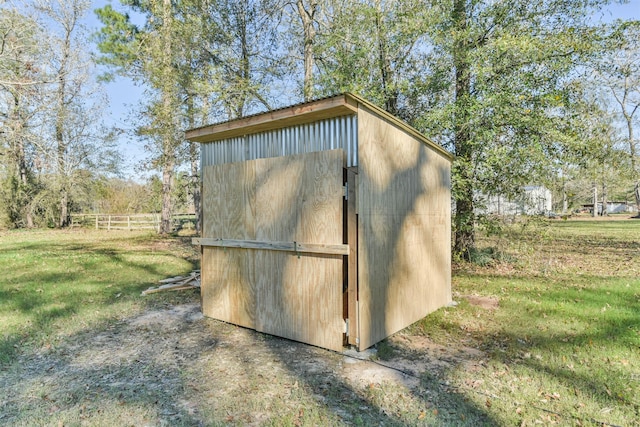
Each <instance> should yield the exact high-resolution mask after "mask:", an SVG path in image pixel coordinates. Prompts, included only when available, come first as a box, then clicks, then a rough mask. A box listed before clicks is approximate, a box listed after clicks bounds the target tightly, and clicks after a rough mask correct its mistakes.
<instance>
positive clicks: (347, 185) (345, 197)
mask: <svg viewBox="0 0 640 427" xmlns="http://www.w3.org/2000/svg"><path fill="white" fill-rule="evenodd" d="M342 190H343V191H344V199H345V200H349V183H348V182H345V183H344V185H343V186H342Z"/></svg>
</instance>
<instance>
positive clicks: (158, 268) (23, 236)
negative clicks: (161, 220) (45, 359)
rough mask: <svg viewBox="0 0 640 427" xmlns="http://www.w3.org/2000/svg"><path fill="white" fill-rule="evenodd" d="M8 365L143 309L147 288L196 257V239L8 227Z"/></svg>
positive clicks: (3, 287)
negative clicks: (32, 350) (21, 354)
mask: <svg viewBox="0 0 640 427" xmlns="http://www.w3.org/2000/svg"><path fill="white" fill-rule="evenodd" d="M0 265H1V266H2V271H3V272H2V276H1V277H0V325H2V328H1V333H2V335H1V336H0V365H1V364H3V363H4V364H6V363H9V362H11V361H12V360H13V359H14V356H15V354H16V351H17V350H18V349H20V350H22V351H24V350H25V349H26V348H29V347H33V346H42V345H45V346H50V345H52V344H53V343H54V342H55V341H57V340H62V339H64V337H65V336H69V335H72V334H74V333H77V332H79V331H81V330H84V329H87V328H94V327H95V328H99V327H101V325H104V324H105V322H107V321H109V320H110V319H115V318H118V317H122V316H126V315H128V314H131V313H133V312H135V311H136V310H140V309H141V308H143V307H144V306H145V305H146V304H148V303H149V302H150V300H148V299H147V300H145V299H141V298H140V292H141V291H142V290H144V289H147V288H148V287H149V286H155V285H156V282H157V281H158V280H159V279H162V278H166V277H168V276H176V275H179V274H184V273H188V272H189V271H191V269H193V268H194V266H195V265H196V261H195V260H194V252H193V249H192V248H191V247H188V246H186V245H184V246H180V245H179V244H178V243H177V242H176V241H170V240H166V239H165V240H163V239H160V238H159V237H158V236H156V235H154V234H149V233H139V232H128V231H127V232H113V231H110V232H106V231H94V230H80V231H78V230H75V231H56V230H46V231H16V232H5V233H0Z"/></svg>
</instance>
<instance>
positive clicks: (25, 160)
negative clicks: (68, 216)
mask: <svg viewBox="0 0 640 427" xmlns="http://www.w3.org/2000/svg"><path fill="white" fill-rule="evenodd" d="M0 13H2V14H1V15H0V36H1V37H2V40H1V41H0V42H1V44H2V50H1V51H0V88H1V90H0V100H1V101H0V105H1V107H0V117H1V118H2V120H1V135H2V144H1V145H0V157H2V159H3V162H2V165H3V166H4V168H3V169H4V174H3V175H4V176H0V177H2V178H3V186H2V193H1V194H2V199H3V202H4V203H3V206H4V210H5V215H6V220H5V221H6V222H7V223H8V224H10V225H11V226H13V227H33V226H34V224H35V222H34V212H33V206H32V201H33V199H34V197H35V194H36V193H37V192H38V190H39V185H38V182H37V180H36V176H35V174H34V171H33V156H32V154H33V149H34V142H35V141H36V139H37V138H36V135H35V133H34V131H35V129H34V128H35V127H36V126H37V120H36V117H37V114H38V112H39V111H40V110H39V108H40V107H41V105H42V103H40V102H39V101H40V100H41V96H42V95H41V89H42V88H41V85H42V83H43V81H44V80H46V76H45V75H44V73H43V70H42V68H41V66H40V65H39V63H41V62H42V55H43V51H42V49H41V48H40V45H39V43H38V40H40V39H42V29H41V28H40V26H39V25H38V23H37V22H35V21H34V20H33V19H31V18H28V17H26V16H25V15H23V14H21V13H20V12H19V11H17V10H14V9H2V10H0Z"/></svg>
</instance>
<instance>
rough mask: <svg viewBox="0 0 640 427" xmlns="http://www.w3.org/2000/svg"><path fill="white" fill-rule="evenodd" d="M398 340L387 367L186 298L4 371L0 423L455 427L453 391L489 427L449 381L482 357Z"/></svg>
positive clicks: (419, 340) (29, 356)
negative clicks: (228, 320) (239, 320)
mask: <svg viewBox="0 0 640 427" xmlns="http://www.w3.org/2000/svg"><path fill="white" fill-rule="evenodd" d="M194 296H195V294H194ZM194 299H195V298H194ZM390 345H392V346H393V348H394V356H393V357H392V358H390V359H389V360H386V361H380V360H378V361H370V360H359V359H368V358H371V357H372V356H373V357H374V358H375V353H374V352H363V353H357V352H354V351H349V352H347V353H346V354H340V353H335V352H331V351H327V350H324V349H319V348H316V347H312V346H308V345H305V344H300V343H296V342H292V341H288V340H284V339H279V338H276V337H271V336H268V335H264V334H260V333H257V332H255V331H252V330H248V329H243V328H240V327H236V326H233V325H229V324H225V323H222V322H219V321H216V320H213V319H208V318H204V317H203V316H202V314H201V313H200V306H199V304H198V303H195V302H185V303H184V304H178V305H174V306H166V307H163V308H160V309H152V310H148V311H145V312H142V313H140V314H138V315H136V316H134V317H129V318H123V319H120V320H119V321H117V322H112V323H110V324H108V325H105V326H104V327H103V328H97V329H96V330H95V331H86V332H83V333H81V334H79V335H76V336H72V337H66V338H65V339H63V340H62V341H61V342H60V343H59V344H57V345H55V346H54V347H50V348H41V349H34V350H33V351H30V352H25V353H24V354H23V356H21V361H20V363H19V364H14V365H12V367H11V368H10V370H7V371H4V372H0V389H2V390H5V391H7V393H6V394H4V395H3V396H0V424H3V425H56V426H66V425H135V426H144V425H149V426H152V425H153V426H155V425H171V426H175V425H229V424H230V425H406V424H416V425H419V424H428V425H448V423H447V418H446V417H444V418H443V416H442V414H438V410H437V407H438V406H439V402H440V400H441V399H443V396H447V397H446V399H458V400H459V405H460V406H461V412H464V414H465V422H464V423H463V425H464V424H467V423H468V424H467V425H474V422H476V423H477V422H489V420H488V419H487V418H486V415H484V414H483V413H482V411H478V410H476V409H475V408H473V407H465V405H467V403H466V402H464V399H463V398H462V397H460V396H457V395H456V394H455V392H452V391H451V390H447V384H445V383H443V382H441V381H440V380H439V378H440V375H441V374H442V373H443V372H444V371H446V370H447V369H450V368H451V367H452V366H455V365H459V364H461V363H467V364H470V365H473V364H475V363H481V360H482V358H483V355H482V353H481V352H479V351H477V350H473V349H469V348H464V347H461V348H457V349H453V348H445V347H442V346H438V345H435V344H433V343H431V342H430V341H429V340H428V339H427V338H424V337H409V336H404V335H397V336H394V337H393V338H392V340H391V341H390ZM383 365H386V366H383ZM445 392H447V393H445ZM450 403H451V402H450V401H448V402H447V405H446V406H447V407H451V405H450ZM454 407H455V405H454ZM469 414H471V415H472V416H471V418H470V417H469ZM451 416H452V417H453V416H455V415H454V414H451ZM474 416H475V421H474ZM476 425H477V424H476Z"/></svg>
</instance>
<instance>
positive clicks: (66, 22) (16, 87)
mask: <svg viewBox="0 0 640 427" xmlns="http://www.w3.org/2000/svg"><path fill="white" fill-rule="evenodd" d="M88 5H89V2H87V1H81V0H73V1H53V0H51V1H45V0H34V1H32V2H25V3H20V4H19V7H6V8H0V13H1V15H0V16H1V18H0V27H1V28H2V33H1V35H0V37H1V38H2V42H3V43H2V47H3V48H2V49H0V81H1V83H0V99H1V100H2V101H1V103H0V105H1V107H0V111H1V112H0V117H2V123H1V125H2V130H3V154H6V158H7V160H8V161H7V162H6V163H5V165H6V166H5V171H6V174H7V175H6V177H5V178H6V179H4V185H3V192H2V195H3V199H4V200H5V201H6V205H5V206H6V210H7V213H8V215H7V216H8V222H9V223H10V224H9V225H11V226H13V227H25V226H26V227H32V226H37V225H48V226H65V225H67V224H68V221H69V215H70V212H71V210H72V209H74V208H75V207H77V206H78V203H80V201H81V200H82V199H86V194H87V192H88V191H89V190H88V188H87V187H86V186H85V184H86V183H87V178H88V177H93V176H94V173H97V172H98V171H100V172H102V171H105V170H106V169H105V168H111V169H110V170H111V171H113V168H112V167H113V166H114V163H113V162H112V161H113V160H115V159H116V158H117V156H115V157H114V156H113V154H114V153H113V152H111V151H110V148H111V146H110V142H109V141H110V140H109V138H110V135H109V134H108V133H106V132H104V130H103V129H100V128H99V123H100V114H101V109H100V107H99V106H100V104H102V100H101V99H99V92H98V91H97V90H96V88H95V87H94V86H92V85H91V76H90V64H91V61H90V58H89V57H88V49H87V45H86V44H85V41H86V37H85V36H86V34H85V33H84V29H83V28H82V26H81V25H79V22H80V18H81V17H82V16H83V14H84V13H85V12H86V10H87V7H88ZM27 16H28V17H29V18H27Z"/></svg>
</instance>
